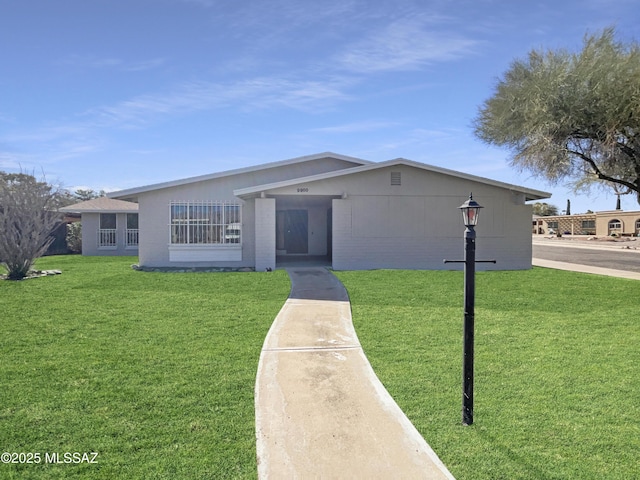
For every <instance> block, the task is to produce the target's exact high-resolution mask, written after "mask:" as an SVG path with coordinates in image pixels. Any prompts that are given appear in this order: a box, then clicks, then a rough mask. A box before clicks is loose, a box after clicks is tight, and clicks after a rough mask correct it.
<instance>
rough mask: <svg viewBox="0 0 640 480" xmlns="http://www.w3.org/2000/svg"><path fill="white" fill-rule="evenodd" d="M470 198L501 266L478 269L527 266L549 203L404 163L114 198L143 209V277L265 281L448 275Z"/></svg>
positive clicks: (261, 173)
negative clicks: (155, 273)
mask: <svg viewBox="0 0 640 480" xmlns="http://www.w3.org/2000/svg"><path fill="white" fill-rule="evenodd" d="M471 192H473V196H474V199H475V200H477V201H478V202H479V203H480V204H481V205H482V206H484V207H485V208H484V209H483V210H482V212H481V216H480V222H479V225H478V227H477V228H476V231H477V233H478V241H477V245H478V258H479V259H481V258H491V259H494V258H495V259H496V260H497V261H498V263H497V264H496V265H495V266H493V265H491V264H479V268H497V269H528V268H531V215H532V211H531V206H530V205H527V204H526V203H525V202H527V201H529V200H541V199H544V198H548V197H550V194H549V193H547V192H542V191H538V190H533V189H530V188H525V187H520V186H516V185H511V184H507V183H503V182H498V181H495V180H490V179H487V178H481V177H477V176H474V175H469V174H466V173H461V172H456V171H453V170H448V169H445V168H441V167H434V166H430V165H425V164H423V163H418V162H414V161H410V160H406V159H402V158H400V159H395V160H389V161H386V162H381V163H374V162H369V161H366V160H362V159H358V158H353V157H348V156H344V155H339V154H335V153H321V154H315V155H309V156H304V157H299V158H294V159H290V160H284V161H280V162H274V163H267V164H263V165H257V166H253V167H248V168H240V169H236V170H231V171H226V172H221V173H213V174H210V175H203V176H198V177H193V178H186V179H181V180H175V181H170V182H165V183H159V184H155V185H149V186H143V187H138V188H131V189H127V190H122V191H119V192H112V193H110V194H109V195H108V196H109V197H111V198H112V199H118V200H122V201H125V202H134V203H137V205H138V213H139V219H140V220H139V246H138V252H139V263H140V266H141V267H179V268H185V267H232V268H242V267H250V268H255V269H256V270H258V271H264V270H265V269H269V268H271V269H274V268H276V266H277V265H278V264H280V263H281V262H284V261H287V260H291V259H296V258H304V257H314V258H316V259H317V258H321V259H325V261H326V263H327V264H328V265H330V266H331V267H332V268H333V269H335V270H357V269H377V268H403V269H449V268H461V267H460V266H459V265H458V266H456V264H447V265H445V264H444V263H443V259H445V258H447V259H459V258H460V257H462V254H463V232H464V226H463V225H462V216H461V215H460V212H459V210H458V207H459V206H460V205H461V204H462V203H463V202H464V201H465V200H467V198H468V197H469V194H470V193H471ZM83 220H84V214H83ZM93 221H94V223H95V222H96V221H97V220H95V219H94V220H93ZM91 228H93V229H95V227H91ZM87 230H89V228H87Z"/></svg>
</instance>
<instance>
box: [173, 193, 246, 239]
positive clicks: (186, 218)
mask: <svg viewBox="0 0 640 480" xmlns="http://www.w3.org/2000/svg"><path fill="white" fill-rule="evenodd" d="M241 211H242V209H241V206H240V205H238V204H235V203H202V202H173V203H171V244H173V245H185V244H188V245H194V244H195V245H226V244H239V243H241V230H242V229H241V226H242V218H241Z"/></svg>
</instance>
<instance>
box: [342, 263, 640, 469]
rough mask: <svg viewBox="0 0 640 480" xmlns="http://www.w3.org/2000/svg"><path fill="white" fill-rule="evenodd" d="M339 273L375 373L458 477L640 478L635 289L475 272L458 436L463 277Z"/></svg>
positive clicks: (559, 276) (540, 273)
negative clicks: (471, 392)
mask: <svg viewBox="0 0 640 480" xmlns="http://www.w3.org/2000/svg"><path fill="white" fill-rule="evenodd" d="M336 275H337V276H338V277H339V278H340V280H341V281H342V282H343V283H344V285H345V286H346V287H347V290H348V291H349V295H350V299H351V303H352V311H353V317H354V324H355V327H356V331H357V333H358V336H359V338H360V341H361V343H362V345H363V347H364V350H365V353H366V355H367V357H368V358H369V360H370V362H371V364H372V366H373V368H374V370H375V372H376V374H377V375H378V377H379V378H380V379H381V381H382V382H383V383H384V384H385V386H386V387H387V389H388V390H389V392H390V393H391V395H392V396H393V397H394V399H395V400H396V401H397V403H398V404H399V405H400V407H401V408H402V409H403V410H404V412H405V413H406V414H407V416H408V417H409V419H410V420H411V421H412V422H413V423H414V425H415V426H416V427H417V429H418V430H419V431H420V433H421V434H422V435H423V436H424V437H425V439H426V440H427V441H428V442H429V444H430V445H431V446H432V448H433V449H434V450H435V451H436V453H437V454H438V455H439V456H440V458H441V459H442V460H443V462H444V463H445V464H446V465H447V467H448V468H449V469H450V471H451V472H452V474H453V475H454V476H455V477H456V478H457V479H458V480H463V479H474V480H479V479H491V480H495V479H509V480H512V479H585V480H586V479H589V480H591V479H595V478H602V479H605V478H606V479H621V480H623V479H624V480H627V479H631V478H640V466H639V465H640V464H639V463H638V453H639V452H640V422H639V420H638V419H639V418H640V402H639V401H638V398H639V395H640V387H639V385H640V383H639V381H638V373H639V372H640V370H639V369H640V348H639V345H640V323H639V320H638V312H639V311H640V297H639V296H638V289H639V287H640V283H638V282H637V281H633V280H623V279H616V278H609V277H602V276H595V275H586V274H579V273H573V272H563V271H556V270H548V269H541V268H535V269H533V270H532V271H521V272H480V273H478V274H477V278H476V280H477V281H476V285H477V290H476V343H475V360H476V368H475V409H474V414H475V415H474V417H475V418H474V420H475V423H474V424H473V425H472V426H469V427H464V426H462V424H461V404H462V399H461V396H462V386H461V383H462V380H461V377H462V374H461V369H462V304H463V295H462V289H463V278H462V274H461V272H418V271H374V272H336Z"/></svg>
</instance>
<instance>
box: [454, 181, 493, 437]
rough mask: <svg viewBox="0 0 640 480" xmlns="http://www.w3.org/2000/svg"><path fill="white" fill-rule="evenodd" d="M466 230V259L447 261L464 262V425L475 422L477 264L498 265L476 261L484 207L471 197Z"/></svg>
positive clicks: (466, 205) (465, 212) (465, 216)
mask: <svg viewBox="0 0 640 480" xmlns="http://www.w3.org/2000/svg"><path fill="white" fill-rule="evenodd" d="M459 208H460V210H461V211H462V220H463V222H464V225H465V227H467V228H466V230H465V231H464V242H465V244H464V260H462V261H460V260H445V261H444V262H445V263H464V328H463V355H462V424H463V425H471V424H472V423H473V356H474V352H473V347H474V316H475V312H474V310H475V296H476V280H475V274H476V263H477V262H483V263H485V262H489V263H496V261H495V260H476V231H475V226H476V225H477V224H478V215H479V213H480V209H481V208H483V207H482V206H481V205H480V204H479V203H478V202H476V201H475V200H474V199H473V195H471V194H470V195H469V199H468V200H467V201H466V202H464V203H463V204H462V205H460V207H459Z"/></svg>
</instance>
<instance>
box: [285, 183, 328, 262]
mask: <svg viewBox="0 0 640 480" xmlns="http://www.w3.org/2000/svg"><path fill="white" fill-rule="evenodd" d="M332 198H333V197H330V196H290V195H281V196H276V197H275V199H276V264H277V266H286V265H290V264H305V265H311V264H313V265H331V243H332V237H331V200H332Z"/></svg>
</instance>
